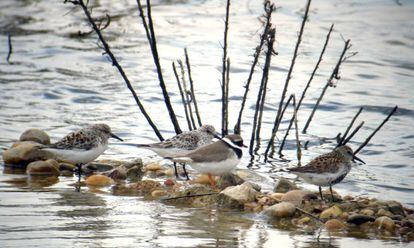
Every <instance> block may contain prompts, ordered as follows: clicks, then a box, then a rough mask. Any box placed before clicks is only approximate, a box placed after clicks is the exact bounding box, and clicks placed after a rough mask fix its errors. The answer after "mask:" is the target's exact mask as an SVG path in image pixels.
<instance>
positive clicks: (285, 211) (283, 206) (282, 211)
mask: <svg viewBox="0 0 414 248" xmlns="http://www.w3.org/2000/svg"><path fill="white" fill-rule="evenodd" d="M295 212H296V207H295V205H293V204H292V203H290V202H281V203H278V204H275V205H273V206H270V207H268V208H266V209H265V210H263V213H264V214H266V215H268V216H270V217H276V218H286V217H291V216H293V215H294V214H295Z"/></svg>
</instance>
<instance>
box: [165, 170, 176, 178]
mask: <svg viewBox="0 0 414 248" xmlns="http://www.w3.org/2000/svg"><path fill="white" fill-rule="evenodd" d="M164 173H165V175H166V176H167V177H172V176H175V172H174V169H173V168H168V169H166V170H165V171H164Z"/></svg>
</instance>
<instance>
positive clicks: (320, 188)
mask: <svg viewBox="0 0 414 248" xmlns="http://www.w3.org/2000/svg"><path fill="white" fill-rule="evenodd" d="M319 194H320V195H321V200H322V201H323V195H322V187H321V186H319Z"/></svg>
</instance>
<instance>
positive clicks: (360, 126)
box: [341, 121, 365, 146]
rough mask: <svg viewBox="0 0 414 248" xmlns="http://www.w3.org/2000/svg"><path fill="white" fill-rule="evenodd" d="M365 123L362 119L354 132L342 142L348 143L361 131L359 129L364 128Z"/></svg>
mask: <svg viewBox="0 0 414 248" xmlns="http://www.w3.org/2000/svg"><path fill="white" fill-rule="evenodd" d="M364 124H365V122H364V121H362V122H361V123H360V124H359V125H358V126H357V127H356V128H355V129H354V131H352V133H351V134H350V135H349V136H348V137H347V138H346V139H345V140H344V141H343V142H342V144H341V145H342V146H343V145H346V144H347V143H348V142H349V141H350V140H351V139H352V138H353V137H354V136H355V134H356V133H357V132H358V131H359V129H361V128H362V126H363V125H364Z"/></svg>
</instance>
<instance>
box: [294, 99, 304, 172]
mask: <svg viewBox="0 0 414 248" xmlns="http://www.w3.org/2000/svg"><path fill="white" fill-rule="evenodd" d="M293 116H294V118H295V136H296V156H297V158H298V166H301V165H302V164H301V158H302V148H301V147H302V146H301V144H300V139H299V129H298V111H297V106H296V97H295V95H293Z"/></svg>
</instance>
